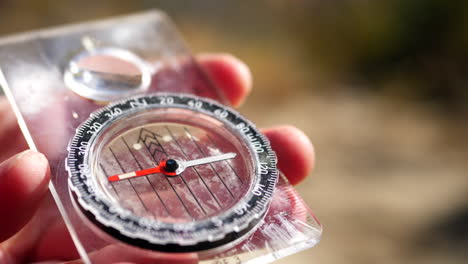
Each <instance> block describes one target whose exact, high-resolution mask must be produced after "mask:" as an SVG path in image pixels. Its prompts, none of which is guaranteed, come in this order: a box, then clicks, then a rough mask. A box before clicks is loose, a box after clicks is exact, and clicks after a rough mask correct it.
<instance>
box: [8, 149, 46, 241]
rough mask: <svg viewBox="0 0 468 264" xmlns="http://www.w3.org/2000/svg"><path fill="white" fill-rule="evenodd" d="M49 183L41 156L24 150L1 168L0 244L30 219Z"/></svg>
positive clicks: (44, 160) (44, 161) (43, 159)
mask: <svg viewBox="0 0 468 264" xmlns="http://www.w3.org/2000/svg"><path fill="white" fill-rule="evenodd" d="M48 182H49V165H48V162H47V159H46V158H45V156H44V155H43V154H40V153H37V152H34V151H32V150H26V151H24V152H22V153H20V154H17V155H16V156H13V157H12V158H10V159H8V160H6V161H4V162H2V163H1V164H0V214H1V215H2V217H0V242H2V241H5V240H6V239H8V238H9V237H11V236H13V235H14V234H15V233H16V232H18V231H19V230H20V229H21V228H22V227H23V226H24V225H25V224H26V223H27V222H28V221H29V220H30V219H31V217H32V216H33V215H34V213H35V211H36V209H37V208H38V206H39V204H40V202H41V201H42V198H43V196H44V195H45V194H46V192H47V186H48Z"/></svg>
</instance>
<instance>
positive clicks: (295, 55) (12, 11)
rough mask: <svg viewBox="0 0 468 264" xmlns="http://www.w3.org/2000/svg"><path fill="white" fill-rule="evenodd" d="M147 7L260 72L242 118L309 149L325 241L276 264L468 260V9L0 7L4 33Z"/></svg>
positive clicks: (299, 3)
mask: <svg viewBox="0 0 468 264" xmlns="http://www.w3.org/2000/svg"><path fill="white" fill-rule="evenodd" d="M150 8H159V9H162V10H164V11H166V12H167V13H169V14H170V15H171V16H172V17H173V19H174V20H175V21H176V24H177V25H178V26H179V28H180V30H181V31H182V33H183V34H184V35H185V38H186V39H187V41H188V43H189V44H190V46H191V47H192V50H193V51H194V52H195V53H197V52H204V51H210V52H229V53H232V54H234V55H236V56H238V57H239V58H241V59H242V60H244V61H245V62H246V63H247V64H248V65H249V66H250V67H251V70H252V72H253V75H254V90H253V93H252V96H251V97H250V98H249V100H248V101H247V102H246V103H245V104H244V106H242V108H241V109H240V110H241V112H242V113H244V114H245V115H246V116H247V117H249V118H250V119H252V120H253V121H254V122H256V123H257V124H258V125H260V126H265V127H267V126H273V125H275V124H284V123H290V124H293V125H295V126H297V127H299V128H301V129H303V130H304V131H305V133H306V134H307V135H308V136H309V137H310V138H311V139H312V141H313V142H314V145H315V147H316V152H317V166H316V170H315V171H314V173H313V175H311V176H310V177H309V178H308V179H307V180H305V181H304V182H303V183H301V184H300V185H299V186H298V187H297V188H298V190H299V192H300V193H301V194H302V195H303V197H304V199H305V200H306V201H307V203H308V204H309V205H310V206H311V208H312V209H313V210H314V212H315V213H316V215H317V216H318V217H319V219H320V220H321V221H322V223H323V224H324V226H325V232H324V235H323V239H322V242H321V243H320V244H319V245H318V246H317V247H315V248H313V249H311V250H307V251H305V252H301V253H299V254H296V255H293V256H290V257H287V258H285V259H283V260H281V261H279V262H278V263H292V264H299V263H323V264H328V263H360V264H365V263H425V264H431V263H466V262H467V261H468V172H467V171H468V137H467V136H468V116H467V114H468V89H467V87H468V1H456V0H453V1H445V0H411V1H408V0H393V1H384V0H382V1H369V0H336V1H323V0H322V1H321V0H309V1H306V0H294V1H292V0H258V1H247V0H237V1H219V0H205V1H181V0H170V1H169V0H166V1H150V0H134V1H106V0H101V1H84V0H82V1H63V0H47V1H44V0H42V1H39V0H36V1H17V0H0V18H1V22H2V23H0V35H6V34H10V33H14V32H18V31H25V30H32V29H36V28H40V27H45V26H53V25H59V24H64V23H71V22H78V21H83V20H89V19H96V18H104V17H107V16H112V15H120V14H126V13H130V12H136V11H141V10H146V9H150ZM266 106H271V107H266Z"/></svg>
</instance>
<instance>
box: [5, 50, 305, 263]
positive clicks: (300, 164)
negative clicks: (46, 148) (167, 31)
mask: <svg viewBox="0 0 468 264" xmlns="http://www.w3.org/2000/svg"><path fill="white" fill-rule="evenodd" d="M198 61H199V63H200V64H201V65H202V67H204V69H205V71H206V72H207V73H208V74H209V75H210V77H211V78H212V79H213V81H214V82H215V84H217V86H218V87H220V88H221V89H223V90H224V92H225V94H226V96H227V98H228V99H229V101H230V102H231V104H232V106H234V107H238V106H239V105H240V104H241V103H242V102H243V101H244V100H245V99H246V97H247V95H248V94H249V93H250V90H251V85H252V77H251V74H250V71H249V69H248V68H247V66H245V65H244V64H243V63H242V62H240V61H239V60H237V59H236V58H234V57H232V56H230V55H220V54H205V55H200V56H198ZM263 132H264V133H265V135H266V136H267V137H268V138H269V139H270V141H271V145H272V147H273V149H274V150H275V152H276V154H277V156H278V167H279V169H280V170H282V171H283V172H284V173H285V175H286V177H287V178H288V179H289V181H290V182H291V183H293V184H297V183H299V182H300V181H301V180H303V179H304V178H305V177H306V176H307V175H308V174H309V173H310V171H311V170H312V167H313V165H314V150H313V147H312V145H311V143H310V141H309V140H308V138H307V137H306V136H305V135H304V134H303V133H302V132H301V131H300V130H298V129H297V128H295V127H292V126H288V125H283V126H277V127H272V128H268V129H263ZM0 146H2V149H1V152H0V162H2V161H3V162H2V163H1V164H0V212H2V216H3V217H1V218H0V263H2V264H3V263H24V262H37V261H47V262H51V261H52V262H54V263H56V262H63V261H70V260H73V259H77V258H79V256H78V254H77V252H76V249H75V247H74V245H73V242H72V241H71V238H70V236H69V233H68V231H67V229H66V227H65V225H64V223H63V221H62V219H61V218H60V216H59V214H58V213H57V209H56V206H55V203H54V201H53V199H52V198H51V196H50V194H49V193H48V191H47V190H48V182H49V167H48V162H47V160H46V158H45V157H44V156H43V155H42V154H40V153H36V152H33V151H25V152H22V153H20V154H17V155H16V156H13V157H12V158H10V159H8V160H6V158H7V157H10V156H12V155H13V154H16V153H18V152H20V151H22V150H24V149H26V148H27V145H26V143H25V141H24V139H23V136H22V135H21V132H20V131H19V128H18V125H17V123H16V119H15V117H14V115H13V113H12V112H11V110H10V107H9V106H8V104H7V102H6V100H5V99H4V98H2V99H0ZM291 161H294V162H293V163H291ZM286 164H295V169H294V173H290V172H291V171H290V170H288V169H287V167H286ZM93 254H94V256H93V258H94V261H95V262H96V263H113V262H114V261H119V260H122V258H121V256H119V259H112V258H113V257H115V248H112V247H109V248H104V249H103V250H100V251H99V252H95V253H93ZM127 259H129V261H132V262H136V263H142V262H148V258H146V257H145V256H141V255H139V256H128V258H127ZM163 261H165V262H171V261H181V262H184V263H187V262H188V263H191V262H196V259H195V260H194V258H193V256H192V255H191V254H174V255H172V256H171V255H169V254H164V255H162V258H161V262H163ZM72 263H80V261H79V260H76V261H73V262H72ZM151 263H154V259H153V261H152V262H151Z"/></svg>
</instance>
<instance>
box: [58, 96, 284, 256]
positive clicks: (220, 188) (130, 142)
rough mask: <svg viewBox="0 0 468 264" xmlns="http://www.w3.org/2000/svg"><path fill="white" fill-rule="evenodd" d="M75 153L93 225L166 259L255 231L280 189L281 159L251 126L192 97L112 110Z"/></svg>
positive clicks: (91, 123) (79, 198)
mask: <svg viewBox="0 0 468 264" xmlns="http://www.w3.org/2000/svg"><path fill="white" fill-rule="evenodd" d="M68 152H69V153H68V157H67V162H66V164H67V171H68V172H69V183H70V184H69V186H70V190H71V192H70V193H71V196H72V200H73V201H74V205H75V207H76V208H77V209H78V211H79V212H80V213H81V215H82V216H83V218H85V221H90V222H92V223H93V224H94V225H95V226H96V227H98V228H99V229H101V230H103V231H104V232H106V233H107V234H109V235H111V236H112V237H114V238H116V239H119V240H121V241H124V242H126V243H129V244H132V245H135V246H139V247H142V248H147V249H153V250H158V251H164V252H193V251H201V250H208V249H211V248H215V247H219V246H222V245H224V244H227V243H230V242H233V241H235V240H238V239H239V238H241V237H242V236H243V235H245V234H247V233H249V232H250V231H254V230H255V228H256V227H257V226H258V225H259V223H261V221H262V219H263V217H264V216H265V213H266V212H267V210H268V207H269V204H270V202H271V199H272V195H273V191H274V189H275V185H276V182H277V181H278V172H277V167H276V156H275V154H274V152H273V151H272V150H271V148H270V145H269V142H268V140H267V139H266V138H265V137H264V136H263V135H262V134H261V133H260V132H259V131H258V130H257V129H256V128H255V126H254V125H253V124H252V123H251V122H249V121H248V120H246V119H245V118H244V117H242V116H241V115H239V114H238V113H237V112H236V111H234V110H232V109H231V108H229V107H226V106H224V105H221V104H220V103H218V102H216V101H213V100H210V99H206V98H201V97H197V96H194V95H188V94H180V93H177V94H170V93H156V94H149V95H143V96H136V97H131V98H129V99H125V100H122V101H118V102H115V103H112V104H109V105H107V106H105V107H103V108H101V109H99V110H97V111H96V112H94V113H92V114H91V115H90V117H89V118H88V119H87V120H86V121H85V122H84V123H83V124H82V125H81V126H79V127H78V128H77V130H76V134H75V136H74V137H73V139H72V140H71V142H70V144H69V147H68Z"/></svg>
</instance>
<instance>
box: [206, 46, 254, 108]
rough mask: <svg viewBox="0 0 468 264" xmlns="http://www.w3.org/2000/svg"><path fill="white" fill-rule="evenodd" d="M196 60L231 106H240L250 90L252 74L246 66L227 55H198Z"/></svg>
mask: <svg viewBox="0 0 468 264" xmlns="http://www.w3.org/2000/svg"><path fill="white" fill-rule="evenodd" d="M197 60H198V62H199V63H200V64H201V66H202V67H203V69H204V70H205V71H206V73H207V74H208V75H209V77H210V78H211V79H212V80H213V82H214V83H215V85H216V86H217V87H219V88H220V89H222V90H223V91H224V94H225V95H226V97H227V99H228V100H229V101H230V103H231V105H232V106H234V107H238V106H239V105H241V104H242V102H243V101H244V100H245V98H246V97H247V95H248V94H249V93H250V90H251V89H252V74H251V73H250V70H249V68H248V67H247V65H245V63H243V62H242V61H240V60H239V59H237V58H236V57H234V56H232V55H229V54H200V55H198V56H197Z"/></svg>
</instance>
